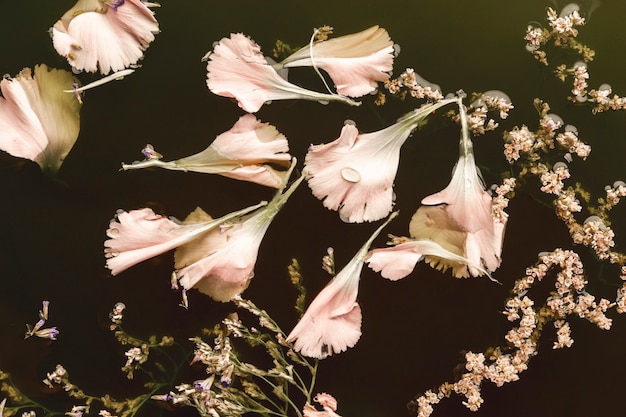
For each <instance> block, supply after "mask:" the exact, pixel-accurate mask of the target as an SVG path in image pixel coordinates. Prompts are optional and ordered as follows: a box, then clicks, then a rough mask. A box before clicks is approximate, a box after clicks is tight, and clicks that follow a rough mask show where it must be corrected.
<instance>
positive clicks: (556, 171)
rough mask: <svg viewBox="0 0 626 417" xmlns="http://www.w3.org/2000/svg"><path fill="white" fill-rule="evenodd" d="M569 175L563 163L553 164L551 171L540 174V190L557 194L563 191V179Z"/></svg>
mask: <svg viewBox="0 0 626 417" xmlns="http://www.w3.org/2000/svg"><path fill="white" fill-rule="evenodd" d="M569 177H570V173H569V169H568V168H567V165H565V164H564V163H557V164H554V166H553V167H552V170H551V171H546V172H544V173H543V174H542V175H541V184H542V186H541V191H543V192H544V193H548V194H555V195H559V194H561V192H562V191H563V180H565V179H567V178H569Z"/></svg>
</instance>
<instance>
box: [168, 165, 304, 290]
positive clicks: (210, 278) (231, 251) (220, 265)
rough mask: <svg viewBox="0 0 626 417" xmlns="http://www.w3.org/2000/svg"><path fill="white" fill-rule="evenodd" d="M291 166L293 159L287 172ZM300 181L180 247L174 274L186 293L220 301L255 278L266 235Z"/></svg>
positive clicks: (176, 256)
mask: <svg viewBox="0 0 626 417" xmlns="http://www.w3.org/2000/svg"><path fill="white" fill-rule="evenodd" d="M294 167H295V160H294V161H293V162H292V166H291V168H290V170H289V173H291V170H293V168H294ZM303 179H304V176H301V177H300V178H298V179H297V180H296V181H294V183H293V184H292V185H291V186H290V187H289V188H288V189H287V190H286V191H285V192H284V193H283V190H284V188H285V186H286V184H284V185H283V187H282V188H280V189H279V190H278V192H277V193H276V195H275V196H274V198H273V199H272V201H270V202H269V204H267V206H266V207H262V208H260V209H258V210H257V211H255V212H253V213H250V214H248V215H245V216H243V217H241V218H239V219H236V220H233V221H232V222H230V223H225V224H223V225H222V226H221V227H220V228H219V229H213V230H210V231H208V232H206V233H205V234H203V235H202V236H201V237H200V238H199V239H196V240H194V241H191V242H189V243H187V244H185V245H182V246H180V247H179V248H178V249H177V250H176V253H175V267H176V271H175V274H176V277H177V278H178V282H179V284H180V285H181V286H182V287H183V288H184V289H185V290H189V289H191V288H196V289H198V290H199V291H200V292H201V293H203V294H206V295H208V296H210V297H211V298H213V299H214V300H216V301H222V302H227V301H229V300H230V299H231V298H232V297H234V296H236V295H239V294H241V293H242V292H243V291H244V290H245V289H246V288H247V287H248V284H249V283H250V280H251V279H252V277H253V275H254V265H255V263H256V259H257V256H258V251H259V247H260V245H261V241H262V240H263V237H264V236H265V232H266V231H267V229H268V228H269V226H270V224H271V223H272V220H273V219H274V217H275V216H276V214H277V213H278V212H279V211H280V209H281V208H282V207H283V205H284V204H285V203H286V202H287V199H288V198H289V196H290V195H291V194H292V193H293V192H294V191H295V189H296V188H297V187H298V185H299V184H300V183H301V182H302V180H303Z"/></svg>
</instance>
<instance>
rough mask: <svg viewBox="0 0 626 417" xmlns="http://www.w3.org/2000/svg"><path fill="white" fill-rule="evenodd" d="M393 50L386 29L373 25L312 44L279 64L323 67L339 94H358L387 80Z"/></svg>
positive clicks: (373, 88) (352, 95)
mask: <svg viewBox="0 0 626 417" xmlns="http://www.w3.org/2000/svg"><path fill="white" fill-rule="evenodd" d="M316 31H317V29H316ZM394 53H395V50H394V46H393V42H392V41H391V38H390V37H389V34H388V33H387V31H386V30H385V29H383V28H380V27H378V26H372V27H371V28H369V29H366V30H364V31H362V32H358V33H353V34H350V35H345V36H340V37H338V38H334V39H330V40H323V41H319V42H315V43H311V45H310V46H306V47H304V48H302V49H300V50H298V51H296V52H295V53H294V54H292V55H290V56H288V57H287V58H286V59H285V60H283V61H282V62H281V63H280V64H279V65H280V67H282V68H291V67H303V66H307V67H308V66H312V67H316V68H317V67H319V68H322V69H323V70H324V71H326V72H327V73H328V75H329V76H330V78H331V79H332V80H333V82H334V83H335V86H336V88H337V92H338V93H339V94H342V95H344V96H350V97H361V96H363V95H365V94H368V93H371V92H372V91H374V90H375V89H376V87H377V86H378V84H377V83H378V82H384V81H387V80H388V79H389V74H390V72H391V70H392V69H393V59H394Z"/></svg>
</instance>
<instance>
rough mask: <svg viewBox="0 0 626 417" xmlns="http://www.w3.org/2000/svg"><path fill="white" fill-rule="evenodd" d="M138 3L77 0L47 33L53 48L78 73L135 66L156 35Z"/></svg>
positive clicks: (147, 13) (152, 20)
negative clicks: (49, 35) (50, 37)
mask: <svg viewBox="0 0 626 417" xmlns="http://www.w3.org/2000/svg"><path fill="white" fill-rule="evenodd" d="M155 6H158V4H156V3H149V2H143V1H140V0H79V1H78V2H77V3H76V4H75V5H74V7H72V8H71V9H70V10H68V11H67V12H66V13H65V14H64V15H63V16H62V17H61V19H59V20H58V21H57V22H56V23H55V24H54V26H53V27H52V28H51V30H50V34H51V36H52V43H53V45H54V49H56V51H57V52H58V53H59V55H62V56H64V57H66V58H67V61H68V62H69V64H70V65H71V66H72V67H74V68H76V69H77V70H79V71H82V70H84V71H87V72H96V71H97V70H98V69H99V70H100V72H101V73H102V74H108V73H109V72H111V71H120V70H123V69H125V68H128V67H129V66H131V65H134V64H136V63H137V62H138V61H139V60H140V59H141V58H142V57H143V51H145V50H146V48H147V47H148V45H150V43H151V42H152V41H153V40H154V35H155V33H158V32H159V24H158V22H157V20H156V19H155V18H154V12H153V11H152V10H150V7H155Z"/></svg>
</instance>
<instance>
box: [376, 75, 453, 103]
mask: <svg viewBox="0 0 626 417" xmlns="http://www.w3.org/2000/svg"><path fill="white" fill-rule="evenodd" d="M385 88H386V89H387V90H389V92H390V93H391V94H394V95H399V97H401V98H404V97H405V96H406V94H407V92H408V94H409V95H410V96H411V97H413V98H416V99H427V100H430V101H434V102H437V101H441V100H443V94H441V89H440V88H439V86H437V85H435V84H432V83H429V82H428V81H426V80H425V79H423V78H422V77H421V76H419V75H418V74H417V73H416V72H415V70H414V69H413V68H407V69H406V70H405V71H404V72H403V73H402V74H400V76H399V77H398V78H394V79H390V80H387V81H385Z"/></svg>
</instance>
